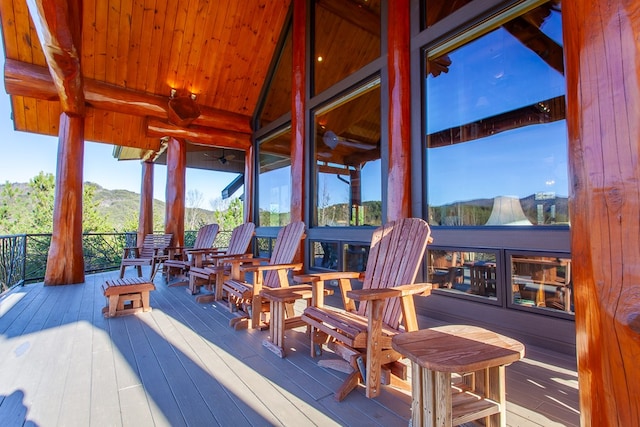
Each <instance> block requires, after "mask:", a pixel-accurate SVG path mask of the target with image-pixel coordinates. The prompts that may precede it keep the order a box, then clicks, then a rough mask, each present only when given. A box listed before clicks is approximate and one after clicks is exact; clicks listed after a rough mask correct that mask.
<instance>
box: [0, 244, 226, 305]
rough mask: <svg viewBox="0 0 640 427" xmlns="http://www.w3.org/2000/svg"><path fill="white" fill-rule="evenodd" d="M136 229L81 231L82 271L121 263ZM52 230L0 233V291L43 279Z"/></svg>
mask: <svg viewBox="0 0 640 427" xmlns="http://www.w3.org/2000/svg"><path fill="white" fill-rule="evenodd" d="M196 234H197V231H185V236H184V240H185V243H184V244H185V246H187V247H188V246H192V245H193V243H194V242H195V239H196ZM230 236H231V232H227V231H221V232H219V233H218V236H217V238H216V242H215V246H217V247H221V248H222V247H226V246H227V245H228V243H229V238H230ZM136 240H137V235H136V233H135V232H126V233H85V234H83V235H82V247H83V252H84V271H85V273H98V272H102V271H109V270H115V269H118V268H119V267H120V261H121V260H122V254H123V251H124V248H125V247H131V246H135V245H136ZM50 245H51V234H13V235H9V236H0V293H2V292H4V291H6V290H7V289H9V288H11V287H13V286H18V285H24V284H27V283H36V282H41V281H43V280H44V274H45V271H46V269H47V255H48V253H49V246H50Z"/></svg>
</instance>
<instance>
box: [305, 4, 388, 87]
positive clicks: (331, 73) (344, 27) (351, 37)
mask: <svg viewBox="0 0 640 427" xmlns="http://www.w3.org/2000/svg"><path fill="white" fill-rule="evenodd" d="M314 5H315V7H314V29H315V30H314V36H315V37H314V42H315V44H314V58H313V67H314V68H313V71H314V73H313V76H314V86H313V87H314V90H313V92H314V93H315V94H318V93H320V92H322V91H324V90H326V89H328V88H329V87H331V86H333V85H334V84H335V83H338V82H339V81H340V80H342V79H344V78H345V77H348V76H349V75H351V74H353V73H354V72H356V71H358V70H359V69H361V68H362V67H363V66H365V65H367V64H368V63H370V62H372V61H373V60H375V59H376V58H378V57H379V56H380V0H349V1H343V0H339V1H327V0H315V2H314Z"/></svg>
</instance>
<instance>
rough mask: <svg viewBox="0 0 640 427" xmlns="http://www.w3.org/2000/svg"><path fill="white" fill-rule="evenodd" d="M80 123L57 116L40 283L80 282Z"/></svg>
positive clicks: (75, 117) (82, 121)
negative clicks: (47, 231) (52, 188)
mask: <svg viewBox="0 0 640 427" xmlns="http://www.w3.org/2000/svg"><path fill="white" fill-rule="evenodd" d="M83 129H84V119H83V118H82V117H77V116H70V115H68V114H65V113H63V114H62V115H61V116H60V137H59V141H58V165H57V167H56V187H55V199H54V205H53V233H52V235H51V245H50V246H49V255H48V256H47V269H46V271H45V277H44V282H45V284H47V285H68V284H72V283H82V282H84V257H83V253H82V165H83V156H84V137H83Z"/></svg>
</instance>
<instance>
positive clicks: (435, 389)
mask: <svg viewBox="0 0 640 427" xmlns="http://www.w3.org/2000/svg"><path fill="white" fill-rule="evenodd" d="M392 347H393V348H394V349H395V350H396V351H398V352H400V353H401V354H403V355H405V356H406V357H407V358H408V359H409V360H411V366H412V396H413V403H412V407H411V411H412V415H411V422H412V425H414V426H456V425H460V424H464V423H467V422H470V421H473V420H477V419H480V418H485V420H486V421H485V425H487V426H506V393H505V366H506V365H508V364H510V363H512V362H515V361H517V360H520V359H521V358H522V357H524V346H523V345H522V344H521V343H520V342H518V341H516V340H513V339H511V338H508V337H505V336H503V335H499V334H496V333H494V332H491V331H488V330H486V329H483V328H478V327H475V326H467V325H448V326H441V327H437V328H430V329H421V330H418V331H414V332H406V333H403V334H398V335H396V336H395V337H393V341H392ZM452 373H458V374H468V373H473V375H472V376H466V377H463V378H468V379H470V381H466V382H464V383H460V384H455V385H452V383H451V374H452Z"/></svg>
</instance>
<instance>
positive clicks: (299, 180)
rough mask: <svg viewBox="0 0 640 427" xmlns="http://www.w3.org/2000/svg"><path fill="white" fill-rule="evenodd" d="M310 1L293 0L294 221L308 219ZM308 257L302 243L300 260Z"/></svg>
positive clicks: (292, 137) (292, 217)
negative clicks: (308, 22) (307, 104)
mask: <svg viewBox="0 0 640 427" xmlns="http://www.w3.org/2000/svg"><path fill="white" fill-rule="evenodd" d="M306 22H307V0H293V23H292V25H293V29H292V40H293V46H292V50H293V58H292V71H293V72H292V77H291V78H292V80H291V219H290V221H291V222H295V221H304V206H305V205H306V194H305V191H304V181H305V179H304V177H305V175H306V172H305V171H306V168H305V158H304V151H305V150H304V147H305V135H306V121H305V116H306V111H305V109H306V96H307V84H306V78H307V25H306ZM302 260H304V245H300V247H299V250H298V253H297V254H296V256H295V261H296V262H301V261H302Z"/></svg>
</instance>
